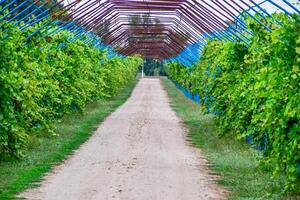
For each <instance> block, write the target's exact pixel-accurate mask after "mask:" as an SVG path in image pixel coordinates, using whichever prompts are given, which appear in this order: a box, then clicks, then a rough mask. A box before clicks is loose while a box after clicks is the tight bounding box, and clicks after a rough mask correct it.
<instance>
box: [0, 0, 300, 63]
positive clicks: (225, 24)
mask: <svg viewBox="0 0 300 200" xmlns="http://www.w3.org/2000/svg"><path fill="white" fill-rule="evenodd" d="M0 5H2V8H0V14H1V15H2V16H3V17H2V18H0V21H2V20H8V21H15V25H19V24H21V22H23V25H21V29H26V28H27V27H30V26H32V25H34V24H36V23H39V22H41V21H43V20H46V19H48V20H49V21H48V22H46V23H44V24H43V25H41V27H39V28H38V29H37V30H35V31H34V32H33V33H32V34H31V35H29V36H28V38H30V37H32V36H33V35H35V34H36V33H38V32H41V31H43V33H44V35H45V37H46V36H48V35H52V34H55V33H57V32H58V31H59V30H61V29H64V30H69V31H71V32H73V33H74V38H72V39H73V40H75V39H83V40H84V42H85V43H86V44H91V45H94V46H96V47H98V48H101V49H103V48H107V49H109V51H110V54H111V56H114V55H119V56H128V55H132V54H140V55H142V56H143V57H145V58H156V59H160V60H164V61H179V62H181V63H182V64H184V65H186V66H190V65H191V64H192V63H194V62H196V61H197V60H198V59H199V56H200V53H201V50H202V49H203V47H204V46H205V44H206V39H213V38H217V39H219V40H230V41H242V42H244V43H245V44H248V43H249V41H250V40H249V37H250V36H251V34H252V33H251V32H250V31H249V30H247V28H246V26H245V23H244V22H243V20H242V18H243V17H244V16H246V15H247V16H249V17H251V18H253V19H254V20H255V21H256V22H257V23H259V24H260V25H261V26H263V27H264V28H265V29H266V30H268V31H271V29H270V28H269V27H267V26H265V25H264V24H263V23H262V22H261V21H260V19H262V18H265V17H267V16H269V17H271V11H269V10H267V9H265V8H264V7H265V5H268V6H269V7H270V6H272V7H273V8H276V9H278V10H280V11H282V12H285V13H286V14H288V15H291V13H292V12H297V13H300V11H299V8H298V7H296V6H295V5H293V4H292V3H291V2H290V1H288V0H265V1H262V0H260V1H259V2H258V0H209V1H207V0H68V1H66V0H58V1H55V2H54V3H51V1H44V0H22V1H20V0H0ZM5 10H9V12H8V13H6V14H4V15H3V13H4V11H5ZM24 13H26V14H25V16H24ZM255 14H257V15H258V16H259V17H256V15H255ZM33 15H34V16H35V17H34V18H32V16H33ZM49 15H51V16H52V17H51V18H49ZM137 16H142V17H141V20H142V21H139V22H138V23H133V22H132V19H134V17H137ZM154 22H155V23H154ZM53 23H54V24H55V25H56V28H54V29H53V26H52V24H53ZM45 28H46V31H45ZM84 36H85V37H84ZM86 36H87V37H86Z"/></svg>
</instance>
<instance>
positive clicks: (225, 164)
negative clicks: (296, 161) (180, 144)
mask: <svg viewBox="0 0 300 200" xmlns="http://www.w3.org/2000/svg"><path fill="white" fill-rule="evenodd" d="M161 80H162V84H163V86H164V88H165V90H166V91H167V93H168V95H169V97H170V103H171V105H172V107H173V109H174V110H175V111H176V112H177V114H178V115H179V116H180V118H181V119H182V121H183V123H184V125H185V126H186V127H187V128H188V129H189V138H190V141H191V143H192V144H193V145H194V146H195V147H198V148H200V149H201V151H202V152H203V153H204V155H205V157H206V158H207V159H208V161H209V162H210V163H211V168H212V169H213V170H214V171H216V172H217V175H218V176H219V181H218V183H219V184H221V185H223V186H224V187H225V188H227V189H228V190H229V191H230V193H229V197H228V198H229V199H270V200H271V199H297V198H298V197H299V194H297V192H296V194H294V193H292V194H287V193H285V192H284V183H285V179H286V177H285V175H284V174H282V175H279V176H276V177H273V174H272V168H273V167H274V166H272V165H267V164H261V163H260V158H261V157H262V156H263V155H262V152H259V151H257V150H255V149H254V148H252V147H251V146H249V145H248V144H247V143H246V142H244V141H238V140H236V139H235V138H232V137H231V136H230V135H225V136H221V135H220V134H221V132H220V130H219V129H218V127H217V125H216V123H215V122H214V117H213V115H212V114H204V113H203V112H202V111H201V110H203V109H202V108H201V106H200V105H199V104H197V103H195V102H193V101H192V100H190V99H188V98H187V97H185V96H184V94H183V93H182V92H181V91H180V90H178V89H177V87H176V86H175V85H174V84H173V82H171V81H170V80H169V79H167V78H162V79H161ZM298 191H300V190H298ZM298 199H299V198H298Z"/></svg>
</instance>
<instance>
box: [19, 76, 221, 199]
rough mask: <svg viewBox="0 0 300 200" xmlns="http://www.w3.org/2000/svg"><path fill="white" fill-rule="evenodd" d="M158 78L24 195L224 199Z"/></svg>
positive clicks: (143, 82) (140, 89)
mask: <svg viewBox="0 0 300 200" xmlns="http://www.w3.org/2000/svg"><path fill="white" fill-rule="evenodd" d="M185 135H186V134H185V130H184V128H183V127H182V125H181V124H180V119H179V118H178V117H177V116H176V114H175V113H174V111H172V109H171V107H170V105H169V100H168V97H167V94H166V92H165V91H164V90H163V88H162V86H161V84H160V80H159V79H148V78H147V79H142V80H141V81H140V82H139V83H138V85H137V86H136V88H135V90H134V92H133V94H132V96H131V97H130V98H129V99H128V101H127V102H126V103H125V104H124V105H123V106H121V107H120V108H119V109H118V110H117V111H116V112H114V113H113V114H112V115H111V116H110V117H108V118H107V119H106V120H105V121H104V122H103V123H102V124H101V125H100V127H99V128H98V130H97V131H96V132H95V134H94V135H93V136H92V137H91V138H90V140H89V141H88V142H86V143H85V144H84V145H82V146H81V148H80V149H78V150H77V151H75V152H74V155H72V156H71V157H70V158H69V159H68V160H66V161H65V162H64V163H63V164H61V165H60V166H57V167H56V168H55V169H54V170H53V172H52V173H50V174H49V175H47V176H45V180H44V181H43V182H42V183H41V186H40V187H39V188H36V189H32V190H28V191H26V192H24V193H22V194H21V197H24V198H26V199H32V200H33V199H42V200H123V199H124V200H125V199H126V200H197V199H223V197H224V193H223V190H222V189H221V188H219V187H218V186H217V185H215V184H214V183H213V181H212V177H211V176H210V175H208V171H207V169H206V161H205V160H204V159H203V158H201V155H200V153H199V151H197V150H196V149H194V148H192V147H190V146H189V145H188V143H187V142H186V136H185Z"/></svg>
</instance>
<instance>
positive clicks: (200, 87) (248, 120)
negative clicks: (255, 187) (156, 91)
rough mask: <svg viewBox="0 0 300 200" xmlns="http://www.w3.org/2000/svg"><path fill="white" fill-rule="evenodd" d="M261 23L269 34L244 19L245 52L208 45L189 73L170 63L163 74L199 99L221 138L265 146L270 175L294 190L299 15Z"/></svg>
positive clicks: (299, 111)
mask: <svg viewBox="0 0 300 200" xmlns="http://www.w3.org/2000/svg"><path fill="white" fill-rule="evenodd" d="M278 22H280V24H281V25H277V24H278ZM265 24H267V25H268V26H269V27H272V29H273V31H272V32H271V33H270V32H268V31H266V30H265V29H264V28H263V27H262V26H260V25H259V24H257V23H256V22H255V21H254V20H252V19H248V27H249V29H251V30H252V31H253V32H254V36H253V37H252V42H251V45H250V46H249V47H248V48H247V47H246V46H244V44H243V43H239V42H235V43H234V42H221V41H210V42H209V43H208V45H207V46H206V47H205V50H204V51H203V54H202V57H201V60H200V61H199V63H197V64H196V65H194V66H193V67H191V68H186V67H185V66H182V65H180V64H179V63H169V64H168V66H167V67H166V68H167V69H166V71H167V73H168V75H169V76H170V77H171V78H172V79H173V80H174V81H175V82H177V83H179V84H180V85H182V86H184V87H185V88H186V89H189V90H190V91H191V92H193V93H197V94H200V96H201V97H202V101H201V103H202V104H203V105H204V106H205V108H206V109H207V110H208V111H210V112H213V113H214V114H215V115H216V119H217V122H218V124H219V126H220V127H221V128H222V129H223V130H224V133H226V132H227V133H230V134H233V135H234V136H235V137H236V138H239V139H241V138H245V137H247V136H252V137H253V139H254V141H255V143H256V144H259V145H261V146H262V145H265V146H266V150H265V155H266V159H265V160H266V161H267V162H270V163H274V164H275V166H276V168H275V170H274V173H275V174H277V173H280V172H284V173H286V175H287V178H288V183H287V184H286V189H294V188H295V184H296V181H297V178H296V177H297V175H296V174H297V173H296V167H297V164H299V163H300V24H299V15H294V16H293V18H289V17H288V16H286V15H284V14H274V15H273V18H270V19H268V20H266V21H265Z"/></svg>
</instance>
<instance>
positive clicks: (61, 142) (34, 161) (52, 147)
mask: <svg viewBox="0 0 300 200" xmlns="http://www.w3.org/2000/svg"><path fill="white" fill-rule="evenodd" d="M135 84H136V81H133V82H132V83H130V84H129V85H128V86H126V87H125V88H124V89H122V90H121V91H120V92H119V94H118V95H116V96H115V97H113V98H111V99H108V100H102V101H97V102H94V103H91V104H90V105H88V106H87V108H86V110H85V111H84V113H81V114H80V113H75V114H71V115H68V116H66V117H64V118H63V120H62V121H61V122H59V123H57V124H56V127H57V133H58V136H56V137H54V136H53V137H39V138H31V143H30V146H31V148H30V149H28V152H26V157H25V158H23V159H21V160H10V161H2V162H0V199H1V200H2V199H3V200H4V199H5V200H8V199H13V198H14V196H15V195H16V194H18V193H19V192H21V191H23V190H25V189H26V188H29V187H34V186H35V185H37V183H38V181H39V180H41V178H42V176H43V174H44V173H46V172H49V171H50V170H51V168H52V167H53V165H56V164H58V163H60V162H61V161H63V160H64V159H65V158H66V157H67V156H68V155H70V154H72V152H73V150H75V149H77V148H78V147H79V146H80V145H81V144H82V143H84V142H85V141H86V140H87V139H88V138H89V137H90V136H91V134H92V133H93V132H94V131H95V130H96V129H97V127H98V126H99V124H100V123H101V122H102V121H103V120H104V118H105V117H107V116H108V115H109V114H110V113H112V112H113V111H115V110H116V109H117V107H119V106H120V105H122V104H123V103H124V102H125V101H126V100H127V98H128V97H129V96H130V95H131V92H132V90H133V88H134V86H135Z"/></svg>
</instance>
